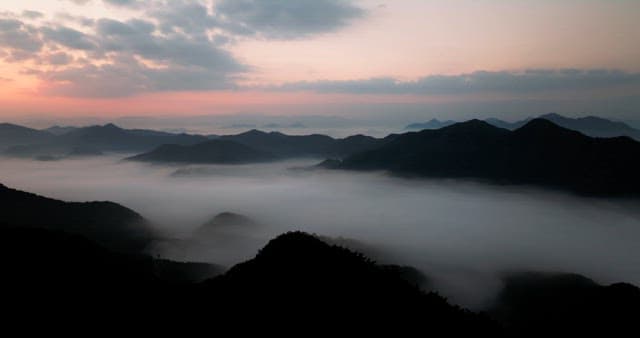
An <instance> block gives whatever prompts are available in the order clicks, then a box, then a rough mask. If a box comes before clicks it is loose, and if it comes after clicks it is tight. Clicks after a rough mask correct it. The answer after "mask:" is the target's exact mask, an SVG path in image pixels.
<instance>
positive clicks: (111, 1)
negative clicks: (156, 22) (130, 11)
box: [102, 0, 143, 7]
mask: <svg viewBox="0 0 640 338" xmlns="http://www.w3.org/2000/svg"><path fill="white" fill-rule="evenodd" d="M102 1H103V2H104V3H106V4H108V5H112V6H121V7H137V6H138V5H139V4H140V3H142V2H143V1H138V0H102Z"/></svg>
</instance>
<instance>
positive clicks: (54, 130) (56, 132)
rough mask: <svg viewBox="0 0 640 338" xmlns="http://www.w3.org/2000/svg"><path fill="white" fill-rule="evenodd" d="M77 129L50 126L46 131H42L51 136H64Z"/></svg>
mask: <svg viewBox="0 0 640 338" xmlns="http://www.w3.org/2000/svg"><path fill="white" fill-rule="evenodd" d="M76 129H78V127H73V126H51V127H49V128H47V129H43V130H44V131H46V132H48V133H51V134H53V135H62V134H66V133H68V132H70V131H74V130H76Z"/></svg>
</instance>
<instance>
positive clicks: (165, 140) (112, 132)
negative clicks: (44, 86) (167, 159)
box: [0, 124, 207, 157]
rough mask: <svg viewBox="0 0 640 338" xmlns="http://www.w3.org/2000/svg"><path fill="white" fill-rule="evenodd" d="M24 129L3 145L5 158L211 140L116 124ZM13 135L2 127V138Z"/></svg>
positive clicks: (136, 149)
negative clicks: (129, 127) (41, 129)
mask: <svg viewBox="0 0 640 338" xmlns="http://www.w3.org/2000/svg"><path fill="white" fill-rule="evenodd" d="M20 128H23V127H20ZM54 128H55V127H54ZM14 129H15V128H14ZM24 129H26V131H22V134H24V135H25V136H22V137H21V138H20V139H16V138H15V137H13V138H12V141H11V142H3V145H5V146H6V147H5V151H4V153H5V155H10V156H23V157H38V156H51V157H65V156H68V155H73V156H77V155H78V154H82V153H84V154H100V153H102V152H110V151H115V152H140V151H147V150H151V149H153V148H155V147H157V146H159V145H162V144H184V145H190V144H196V143H199V142H203V141H206V140H207V137H205V136H201V135H188V134H171V133H166V132H159V131H153V130H143V129H122V128H119V127H117V126H115V125H113V124H107V125H104V126H90V127H82V128H74V127H65V128H61V127H58V128H57V129H53V130H54V131H53V132H46V131H37V130H33V129H28V128H24ZM62 129H63V130H64V131H62ZM14 134H15V133H14ZM10 135H12V134H10V133H9V132H7V131H4V130H3V129H2V128H0V139H2V138H3V137H5V138H6V137H9V136H10ZM78 149H80V151H79V150H78Z"/></svg>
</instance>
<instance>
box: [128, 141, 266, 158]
mask: <svg viewBox="0 0 640 338" xmlns="http://www.w3.org/2000/svg"><path fill="white" fill-rule="evenodd" d="M276 159H278V157H277V156H275V155H273V154H270V153H268V152H265V151H261V150H256V149H253V148H251V147H249V146H246V145H244V144H240V143H237V142H233V141H227V140H219V139H214V140H209V141H206V142H202V143H198V144H195V145H190V146H182V145H176V144H165V145H162V146H160V147H158V148H156V149H154V150H152V151H150V152H148V153H143V154H139V155H136V156H132V157H129V158H127V160H130V161H140V162H158V163H161V162H165V163H200V164H242V163H256V162H267V161H274V160H276Z"/></svg>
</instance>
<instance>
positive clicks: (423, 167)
mask: <svg viewBox="0 0 640 338" xmlns="http://www.w3.org/2000/svg"><path fill="white" fill-rule="evenodd" d="M334 167H336V166H334ZM337 167H338V168H342V169H353V170H387V171H390V172H393V173H396V174H402V175H418V176H427V177H450V178H475V179H484V180H489V181H492V182H498V183H508V184H535V185H540V186H548V187H558V188H564V189H569V190H571V191H574V192H578V193H584V194H596V195H637V194H639V193H640V176H639V175H638V174H637V173H638V172H640V143H638V142H636V141H634V140H632V139H630V138H628V137H616V138H606V139H602V138H592V137H589V136H585V135H583V134H581V133H579V132H576V131H572V130H569V129H565V128H562V127H559V126H557V125H555V124H553V123H552V122H550V121H548V120H545V119H535V120H532V121H530V122H529V123H527V124H526V125H525V126H523V127H521V128H519V129H517V130H515V131H508V130H506V129H502V128H497V127H494V126H492V125H490V124H488V123H486V122H482V121H478V120H471V121H468V122H463V123H458V124H455V125H452V126H449V127H445V128H442V129H438V130H423V131H420V132H413V133H406V134H402V135H399V136H397V137H396V138H395V139H394V140H392V141H391V142H389V143H388V144H385V145H383V146H381V147H379V148H376V149H373V150H370V151H365V152H362V153H358V154H355V155H352V156H350V157H347V158H346V159H345V160H344V161H343V162H342V163H341V164H340V165H339V166H337Z"/></svg>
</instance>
